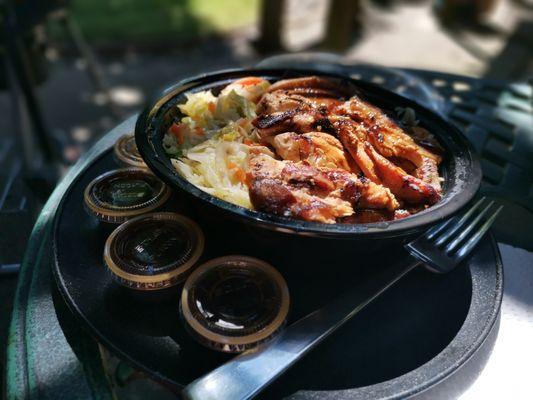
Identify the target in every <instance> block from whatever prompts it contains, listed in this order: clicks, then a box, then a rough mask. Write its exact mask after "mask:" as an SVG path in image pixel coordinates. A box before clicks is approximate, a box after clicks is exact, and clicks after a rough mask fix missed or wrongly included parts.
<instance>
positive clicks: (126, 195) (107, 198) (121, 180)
mask: <svg viewBox="0 0 533 400" xmlns="http://www.w3.org/2000/svg"><path fill="white" fill-rule="evenodd" d="M169 196H170V189H169V188H168V186H167V185H165V184H164V183H163V182H162V181H160V180H159V179H158V178H157V177H156V176H155V175H153V174H152V173H151V172H150V171H148V170H147V169H142V168H121V169H116V170H112V171H109V172H106V173H104V174H102V175H100V176H98V177H97V178H96V179H94V180H93V181H91V183H89V185H87V188H86V189H85V192H84V196H83V197H84V201H85V205H86V207H87V209H88V210H89V212H91V213H92V214H93V215H95V216H96V217H97V218H98V219H99V220H101V221H103V222H108V223H114V224H119V223H122V222H124V221H126V220H127V219H129V218H132V217H135V216H137V215H141V214H145V213H147V212H150V211H153V210H155V209H156V208H158V207H160V206H161V205H163V204H164V203H165V202H166V201H167V200H168V198H169Z"/></svg>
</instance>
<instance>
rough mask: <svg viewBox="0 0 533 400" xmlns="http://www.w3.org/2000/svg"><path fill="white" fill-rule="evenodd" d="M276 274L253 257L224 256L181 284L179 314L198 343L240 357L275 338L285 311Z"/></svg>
mask: <svg viewBox="0 0 533 400" xmlns="http://www.w3.org/2000/svg"><path fill="white" fill-rule="evenodd" d="M289 303H290V300H289V289H288V288H287V284H286V283H285V280H284V279H283V277H282V276H281V274H280V273H279V272H278V271H277V270H276V269H274V267H272V266H271V265H269V264H268V263H266V262H264V261H261V260H259V259H257V258H253V257H245V256H236V255H234V256H226V257H219V258H215V259H213V260H210V261H208V262H206V263H204V264H202V265H201V266H200V267H198V268H197V269H196V270H195V271H194V272H193V273H192V274H191V276H190V277H189V278H188V279H187V281H186V282H185V285H184V287H183V291H182V294H181V302H180V314H181V317H182V319H183V321H184V322H185V326H186V327H187V330H188V331H189V333H190V334H191V336H193V337H194V338H195V339H196V340H197V341H199V342H200V343H201V344H203V345H205V346H207V347H209V348H211V349H213V350H217V351H222V352H226V353H240V352H243V351H245V350H250V349H253V348H256V347H257V346H259V345H260V344H262V343H265V342H268V341H270V340H272V339H273V338H275V337H276V336H277V334H278V333H279V332H280V331H281V329H282V328H283V326H284V325H285V321H286V319H287V315H288V312H289Z"/></svg>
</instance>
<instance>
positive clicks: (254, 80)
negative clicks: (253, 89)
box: [235, 76, 263, 86]
mask: <svg viewBox="0 0 533 400" xmlns="http://www.w3.org/2000/svg"><path fill="white" fill-rule="evenodd" d="M262 81H263V78H258V77H256V76H250V77H249V78H242V79H239V80H238V81H237V82H235V83H238V84H239V85H241V86H250V85H255V84H258V83H261V82H262Z"/></svg>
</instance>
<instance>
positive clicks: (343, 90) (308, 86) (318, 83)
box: [268, 76, 355, 99]
mask: <svg viewBox="0 0 533 400" xmlns="http://www.w3.org/2000/svg"><path fill="white" fill-rule="evenodd" d="M278 90H282V91H288V92H291V93H293V94H301V95H303V96H309V97H330V98H335V99H339V98H341V97H349V96H350V95H351V94H353V93H354V91H355V88H354V87H353V86H352V85H350V84H348V83H346V82H341V81H333V80H331V79H325V78H321V77H319V76H308V77H305V78H295V79H284V80H281V81H278V82H276V83H274V84H273V85H271V86H270V88H269V89H268V91H269V92H271V93H272V92H275V91H278Z"/></svg>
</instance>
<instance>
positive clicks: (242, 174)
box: [233, 168, 246, 183]
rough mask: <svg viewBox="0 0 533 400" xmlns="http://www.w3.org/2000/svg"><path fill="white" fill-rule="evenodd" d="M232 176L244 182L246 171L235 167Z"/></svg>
mask: <svg viewBox="0 0 533 400" xmlns="http://www.w3.org/2000/svg"><path fill="white" fill-rule="evenodd" d="M233 176H234V177H235V179H237V180H238V181H239V182H241V183H246V172H244V171H243V169H242V168H237V170H236V171H235V172H234V173H233Z"/></svg>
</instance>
